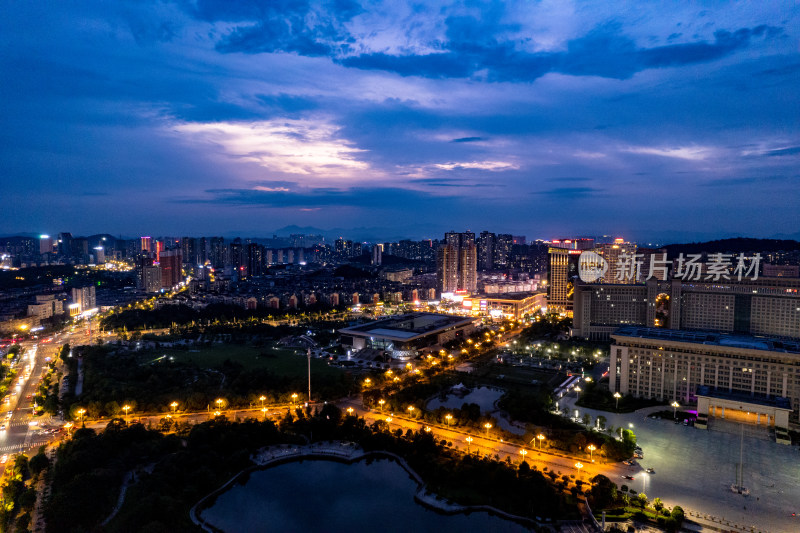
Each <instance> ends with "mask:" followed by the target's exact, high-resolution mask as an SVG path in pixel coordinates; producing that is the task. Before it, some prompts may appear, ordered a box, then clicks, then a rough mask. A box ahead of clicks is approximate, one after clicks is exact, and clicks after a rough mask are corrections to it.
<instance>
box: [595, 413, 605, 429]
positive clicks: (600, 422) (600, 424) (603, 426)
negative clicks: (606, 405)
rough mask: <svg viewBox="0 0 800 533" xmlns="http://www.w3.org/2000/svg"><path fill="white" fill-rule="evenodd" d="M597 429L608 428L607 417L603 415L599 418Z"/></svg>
mask: <svg viewBox="0 0 800 533" xmlns="http://www.w3.org/2000/svg"><path fill="white" fill-rule="evenodd" d="M597 427H599V428H600V429H605V428H606V417H604V416H603V415H600V416H598V417H597Z"/></svg>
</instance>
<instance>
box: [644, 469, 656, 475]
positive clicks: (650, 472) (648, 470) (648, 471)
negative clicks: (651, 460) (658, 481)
mask: <svg viewBox="0 0 800 533" xmlns="http://www.w3.org/2000/svg"><path fill="white" fill-rule="evenodd" d="M645 472H647V473H648V474H655V473H656V471H655V470H653V469H652V468H648V469H647V470H645Z"/></svg>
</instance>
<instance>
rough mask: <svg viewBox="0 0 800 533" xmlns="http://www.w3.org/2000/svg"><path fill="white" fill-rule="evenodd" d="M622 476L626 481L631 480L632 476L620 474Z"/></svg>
mask: <svg viewBox="0 0 800 533" xmlns="http://www.w3.org/2000/svg"><path fill="white" fill-rule="evenodd" d="M622 477H623V478H624V479H627V480H628V481H633V476H622Z"/></svg>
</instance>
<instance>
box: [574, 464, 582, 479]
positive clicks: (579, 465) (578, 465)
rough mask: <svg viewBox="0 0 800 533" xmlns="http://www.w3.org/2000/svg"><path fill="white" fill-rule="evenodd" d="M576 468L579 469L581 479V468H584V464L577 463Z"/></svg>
mask: <svg viewBox="0 0 800 533" xmlns="http://www.w3.org/2000/svg"><path fill="white" fill-rule="evenodd" d="M575 468H577V469H578V478H580V477H581V468H583V463H575Z"/></svg>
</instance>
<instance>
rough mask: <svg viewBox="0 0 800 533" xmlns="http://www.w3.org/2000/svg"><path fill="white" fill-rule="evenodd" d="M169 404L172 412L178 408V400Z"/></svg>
mask: <svg viewBox="0 0 800 533" xmlns="http://www.w3.org/2000/svg"><path fill="white" fill-rule="evenodd" d="M169 406H170V407H172V412H173V413H174V412H175V409H177V408H178V402H172V403H171V404H169Z"/></svg>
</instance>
